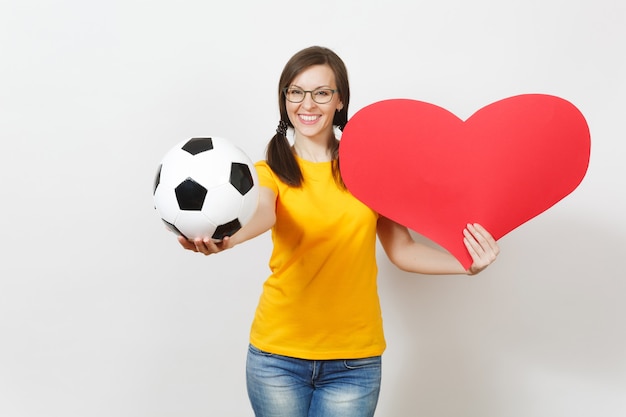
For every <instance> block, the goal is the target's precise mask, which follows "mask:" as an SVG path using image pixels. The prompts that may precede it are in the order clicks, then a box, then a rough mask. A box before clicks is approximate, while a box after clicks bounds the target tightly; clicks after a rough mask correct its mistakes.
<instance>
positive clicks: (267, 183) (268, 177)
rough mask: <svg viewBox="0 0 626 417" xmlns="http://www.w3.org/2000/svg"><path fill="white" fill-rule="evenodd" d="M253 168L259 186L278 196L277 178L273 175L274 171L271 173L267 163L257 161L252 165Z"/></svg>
mask: <svg viewBox="0 0 626 417" xmlns="http://www.w3.org/2000/svg"><path fill="white" fill-rule="evenodd" d="M254 167H255V168H256V172H257V175H258V176H259V185H260V186H262V187H267V188H269V189H270V190H272V191H273V192H274V194H276V195H278V177H277V176H276V174H274V171H272V168H270V166H269V165H268V164H267V162H266V161H259V162H257V163H255V164H254Z"/></svg>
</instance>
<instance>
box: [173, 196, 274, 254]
mask: <svg viewBox="0 0 626 417" xmlns="http://www.w3.org/2000/svg"><path fill="white" fill-rule="evenodd" d="M275 222H276V194H274V191H272V190H271V189H269V188H267V187H263V186H261V187H259V205H258V206H257V209H256V211H255V212H254V214H253V215H252V218H251V219H250V221H249V222H248V223H246V225H245V226H243V227H242V228H241V229H239V230H238V231H237V232H236V233H235V234H234V235H232V236H230V237H228V236H226V237H225V238H224V239H222V241H221V242H215V241H214V240H213V239H211V238H209V237H207V238H204V239H201V238H198V239H195V240H193V241H192V240H187V239H185V238H184V237H182V236H180V237H179V238H178V241H179V242H180V244H181V245H182V247H183V248H185V249H187V250H191V251H194V252H200V253H203V254H205V255H211V254H213V253H218V252H221V251H223V250H226V249H230V248H232V247H234V246H235V245H238V244H240V243H243V242H245V241H247V240H250V239H253V238H255V237H257V236H259V235H260V234H263V233H265V232H267V231H268V230H269V229H271V228H272V226H274V223H275Z"/></svg>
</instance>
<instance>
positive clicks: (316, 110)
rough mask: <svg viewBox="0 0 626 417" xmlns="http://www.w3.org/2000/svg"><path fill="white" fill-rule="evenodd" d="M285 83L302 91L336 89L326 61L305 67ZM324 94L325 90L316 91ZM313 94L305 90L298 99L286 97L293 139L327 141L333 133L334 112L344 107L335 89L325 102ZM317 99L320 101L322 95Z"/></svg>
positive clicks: (333, 77) (333, 75) (332, 74)
mask: <svg viewBox="0 0 626 417" xmlns="http://www.w3.org/2000/svg"><path fill="white" fill-rule="evenodd" d="M288 87H289V88H297V89H299V90H303V91H314V90H318V89H330V90H336V89H337V85H336V84H335V74H334V73H333V70H332V69H331V68H330V67H329V66H328V65H314V66H312V67H309V68H307V69H305V70H304V71H302V72H301V73H300V74H298V75H297V76H296V77H295V78H294V79H293V81H292V82H291V84H289V86H288ZM324 94H325V92H324V91H320V92H319V93H318V94H316V95H317V96H319V97H323V96H324ZM312 96H313V94H311V93H305V94H304V100H303V101H302V102H301V103H292V102H290V101H289V100H286V101H285V104H286V108H287V114H288V116H289V120H290V121H291V124H292V125H293V127H294V130H295V133H296V139H298V138H299V137H304V138H308V139H311V140H316V141H328V140H329V139H330V138H331V137H332V131H333V118H334V116H335V112H336V111H338V110H341V109H342V108H343V103H342V102H341V99H340V97H339V94H338V93H334V94H333V96H332V99H331V100H330V101H329V102H328V103H325V104H320V103H316V102H315V101H314V100H313V97H312ZM318 101H323V98H320V99H318Z"/></svg>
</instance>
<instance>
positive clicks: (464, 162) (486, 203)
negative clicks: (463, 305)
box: [339, 94, 591, 268]
mask: <svg viewBox="0 0 626 417" xmlns="http://www.w3.org/2000/svg"><path fill="white" fill-rule="evenodd" d="M590 148H591V142H590V136H589V127H588V126H587V122H586V121H585V118H584V117H583V115H582V114H581V113H580V111H579V110H578V109H577V108H576V107H574V106H573V105H572V104H571V103H569V102H568V101H565V100H563V99H561V98H559V97H554V96H549V95H543V94H524V95H519V96H514V97H509V98H506V99H503V100H500V101H497V102H495V103H492V104H490V105H488V106H486V107H483V108H482V109H480V110H478V111H477V112H476V113H474V114H473V115H472V116H471V117H470V118H469V119H467V120H466V121H463V120H461V119H460V118H458V117H457V116H455V115H454V114H452V113H450V112H449V111H447V110H445V109H443V108H441V107H438V106H435V105H433V104H429V103H425V102H421V101H416V100H408V99H393V100H384V101H381V102H377V103H374V104H371V105H369V106H367V107H365V108H363V109H362V110H360V111H358V112H357V113H356V114H355V115H354V116H353V117H352V118H351V119H350V122H349V123H348V124H347V125H346V128H345V129H344V132H343V136H342V139H341V145H340V148H339V157H340V161H341V173H342V176H343V179H344V181H345V183H346V185H347V187H348V189H349V190H350V192H352V194H354V196H355V197H357V198H358V199H359V200H361V201H362V202H363V203H365V204H366V205H368V206H369V207H371V208H372V209H374V210H376V211H377V212H378V213H380V214H381V215H383V216H386V217H388V218H390V219H392V220H394V221H396V222H398V223H400V224H402V225H404V226H407V227H408V228H410V229H412V230H414V231H416V232H418V233H420V234H422V235H424V236H425V237H427V238H429V239H431V240H433V241H434V242H436V243H438V244H439V245H441V246H442V247H444V248H445V249H447V250H448V251H449V252H450V253H451V254H452V255H454V256H455V257H456V258H457V259H458V260H459V261H460V262H461V264H462V265H463V266H464V267H465V268H469V266H470V265H471V263H472V260H471V257H470V255H469V253H468V252H467V249H466V248H465V246H464V245H463V234H462V231H463V228H464V227H465V226H466V225H467V223H480V224H482V225H483V226H485V228H486V229H487V230H489V231H490V232H491V234H492V235H493V236H494V238H496V239H499V238H501V237H502V236H504V235H505V234H507V233H509V232H510V231H511V230H513V229H515V228H516V227H518V226H520V225H521V224H523V223H525V222H527V221H528V220H530V219H532V218H533V217H535V216H537V215H538V214H540V213H542V212H543V211H545V210H547V209H548V208H550V207H552V206H553V205H554V204H556V203H557V202H558V201H560V200H561V199H563V198H564V197H565V196H567V195H568V194H570V193H571V192H572V191H573V190H574V189H575V188H576V187H577V186H578V185H579V184H580V182H581V181H582V179H583V177H584V176H585V173H586V171H587V167H588V165H589V155H590Z"/></svg>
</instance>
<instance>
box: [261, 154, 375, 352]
mask: <svg viewBox="0 0 626 417" xmlns="http://www.w3.org/2000/svg"><path fill="white" fill-rule="evenodd" d="M297 160H298V163H299V165H300V168H301V170H302V173H303V176H304V183H303V186H302V187H301V188H295V187H289V186H288V185H286V184H285V183H283V182H282V181H281V180H280V179H279V178H278V176H276V175H275V174H274V172H273V171H272V170H271V168H270V167H269V166H268V165H267V163H266V162H265V161H261V162H258V163H257V164H256V168H257V172H258V174H259V183H260V185H261V186H263V187H268V188H270V189H271V190H273V191H274V193H275V194H276V196H277V200H276V224H275V225H274V227H273V228H272V241H273V243H274V249H273V252H272V255H271V258H270V262H269V266H270V270H271V275H270V276H269V278H268V279H267V281H266V282H265V283H264V285H263V293H262V295H261V298H260V301H259V305H258V307H257V310H256V314H255V317H254V322H253V324H252V329H251V334H250V343H252V344H253V345H254V346H256V347H257V348H259V349H261V350H265V351H267V352H272V353H276V354H279V355H285V356H291V357H297V358H302V359H320V360H321V359H343V358H363V357H368V356H376V355H380V354H382V352H383V351H384V349H385V339H384V335H383V326H382V315H381V311H380V302H379V298H378V289H377V283H376V277H377V266H376V257H375V251H376V222H377V220H378V215H377V213H375V212H374V211H373V210H371V209H369V208H368V207H367V206H365V205H364V204H363V203H361V202H360V201H359V200H357V199H356V198H355V197H354V196H352V194H350V193H349V192H348V191H345V190H342V189H341V188H339V187H338V186H337V185H336V183H335V180H334V178H333V176H332V172H331V163H330V162H322V163H314V162H309V161H305V160H303V159H300V158H297Z"/></svg>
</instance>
